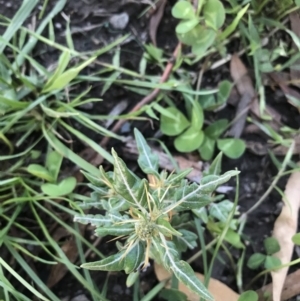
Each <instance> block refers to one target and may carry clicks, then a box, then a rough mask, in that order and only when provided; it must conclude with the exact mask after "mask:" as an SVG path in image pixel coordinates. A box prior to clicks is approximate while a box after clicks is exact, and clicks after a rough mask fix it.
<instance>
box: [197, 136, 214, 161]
mask: <svg viewBox="0 0 300 301" xmlns="http://www.w3.org/2000/svg"><path fill="white" fill-rule="evenodd" d="M215 145H216V141H215V140H213V139H211V138H209V137H207V136H206V135H205V136H204V140H203V142H202V144H201V146H200V147H199V149H198V151H199V153H200V156H201V159H202V160H204V161H209V160H211V158H212V157H213V155H214V151H215Z"/></svg>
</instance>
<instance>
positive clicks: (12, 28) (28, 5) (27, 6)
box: [0, 0, 38, 53]
mask: <svg viewBox="0 0 300 301" xmlns="http://www.w3.org/2000/svg"><path fill="white" fill-rule="evenodd" d="M37 3H38V0H31V1H23V2H22V5H21V7H20V8H19V10H18V11H17V12H16V13H15V15H14V17H13V18H12V20H11V22H10V23H9V26H8V27H7V28H6V30H5V32H4V33H3V34H2V37H3V39H4V40H6V41H7V42H8V41H10V39H11V38H12V37H13V36H14V34H15V33H16V32H17V30H19V29H20V27H21V25H22V24H23V22H24V21H25V20H26V19H27V18H28V17H29V16H30V13H31V12H32V10H33V9H34V7H35V6H36V5H37ZM5 46H6V44H4V43H3V44H1V45H0V53H3V50H4V49H5Z"/></svg>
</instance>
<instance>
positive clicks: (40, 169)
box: [27, 164, 54, 182]
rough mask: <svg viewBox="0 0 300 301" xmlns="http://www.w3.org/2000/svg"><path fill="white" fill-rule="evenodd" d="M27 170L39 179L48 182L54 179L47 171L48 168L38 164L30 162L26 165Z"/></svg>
mask: <svg viewBox="0 0 300 301" xmlns="http://www.w3.org/2000/svg"><path fill="white" fill-rule="evenodd" d="M27 172H29V173H30V174H32V175H34V176H36V177H38V178H40V179H43V180H46V181H48V182H53V181H54V178H53V176H52V174H51V173H50V172H49V170H48V169H46V168H45V167H44V166H42V165H39V164H30V165H29V166H28V167H27Z"/></svg>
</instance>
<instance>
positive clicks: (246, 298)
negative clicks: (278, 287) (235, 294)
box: [238, 291, 258, 301]
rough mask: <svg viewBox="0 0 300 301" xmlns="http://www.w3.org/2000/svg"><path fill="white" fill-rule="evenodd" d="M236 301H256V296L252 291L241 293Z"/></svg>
mask: <svg viewBox="0 0 300 301" xmlns="http://www.w3.org/2000/svg"><path fill="white" fill-rule="evenodd" d="M238 301H258V294H257V292H254V291H246V292H243V293H242V294H241V295H240V296H239V299H238Z"/></svg>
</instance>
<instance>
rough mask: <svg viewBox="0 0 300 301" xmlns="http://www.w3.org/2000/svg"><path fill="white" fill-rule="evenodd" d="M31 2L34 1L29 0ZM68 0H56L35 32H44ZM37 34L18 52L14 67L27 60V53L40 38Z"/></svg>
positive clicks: (31, 36)
mask: <svg viewBox="0 0 300 301" xmlns="http://www.w3.org/2000/svg"><path fill="white" fill-rule="evenodd" d="M28 2H30V3H31V4H32V3H34V2H31V1H28ZM66 2H67V0H58V1H56V2H55V5H54V7H53V9H52V10H51V11H50V12H49V14H48V15H47V16H46V18H44V19H43V20H42V22H41V24H40V25H39V26H38V28H37V29H36V30H35V34H36V35H39V34H42V32H43V31H44V29H45V28H46V26H47V24H48V23H49V22H50V21H51V20H52V19H53V18H54V17H55V16H56V15H57V14H58V13H59V12H61V10H62V9H63V8H64V6H65V5H66ZM36 35H30V38H29V39H28V41H27V43H26V45H25V46H24V47H23V48H22V49H21V52H20V53H19V54H18V56H17V58H16V60H15V62H14V63H13V66H12V67H13V69H15V68H16V67H17V66H22V64H23V63H24V60H25V54H29V53H30V52H31V50H32V49H33V48H34V46H35V45H36V43H37V41H38V39H37V37H36Z"/></svg>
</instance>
